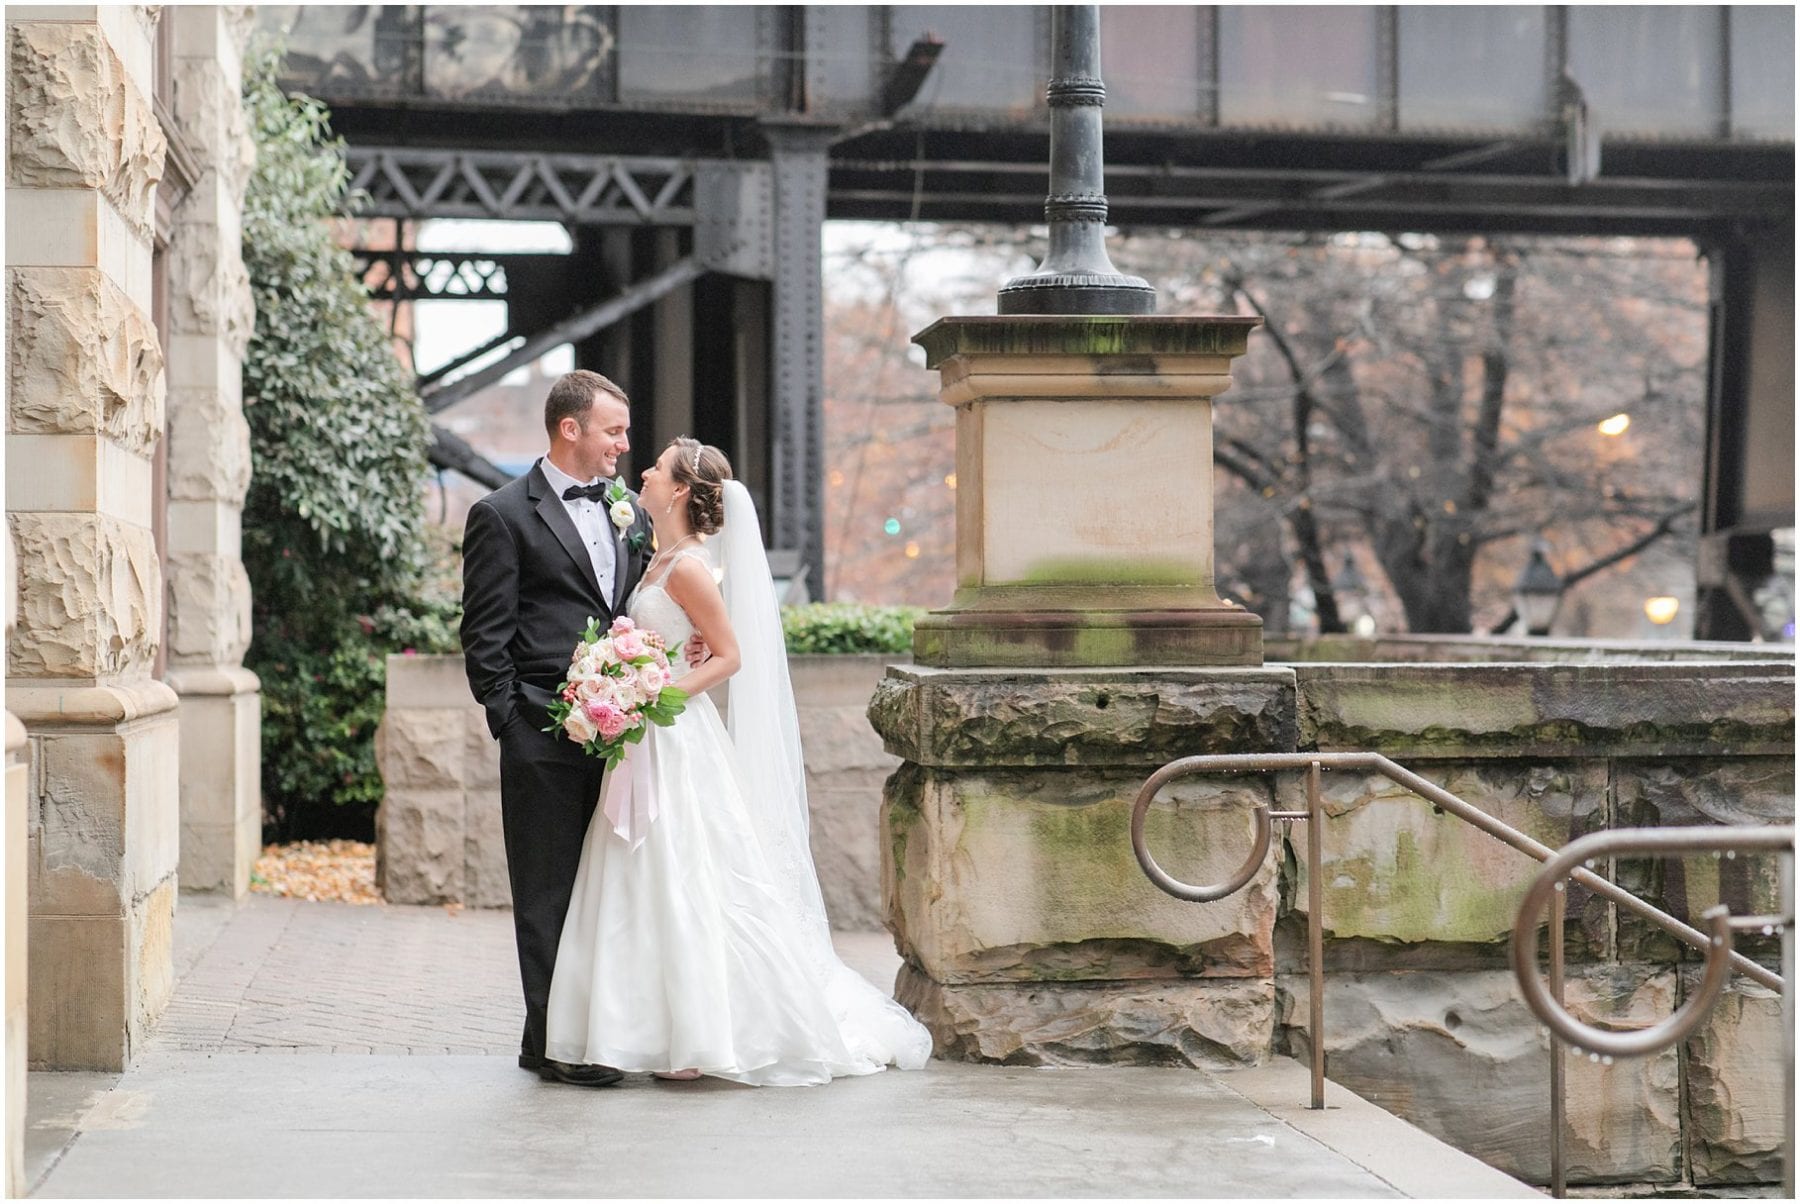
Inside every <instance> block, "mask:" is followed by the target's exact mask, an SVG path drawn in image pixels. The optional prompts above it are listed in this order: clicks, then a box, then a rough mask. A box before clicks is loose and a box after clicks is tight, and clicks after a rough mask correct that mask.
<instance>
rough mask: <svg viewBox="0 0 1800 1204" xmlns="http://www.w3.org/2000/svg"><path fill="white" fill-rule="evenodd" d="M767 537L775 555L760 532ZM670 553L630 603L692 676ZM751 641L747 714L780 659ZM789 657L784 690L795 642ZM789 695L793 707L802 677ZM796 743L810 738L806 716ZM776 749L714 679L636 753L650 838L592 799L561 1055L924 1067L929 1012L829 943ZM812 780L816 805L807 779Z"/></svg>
mask: <svg viewBox="0 0 1800 1204" xmlns="http://www.w3.org/2000/svg"><path fill="white" fill-rule="evenodd" d="M739 492H740V493H741V487H740V490H739ZM737 501H738V503H739V505H738V506H737V507H735V509H734V507H733V505H732V504H731V502H730V501H729V500H728V504H727V520H726V521H727V525H728V526H729V525H730V523H731V522H732V519H733V518H734V517H736V518H738V519H739V523H740V527H741V526H742V525H743V524H744V522H745V521H746V520H745V519H744V518H743V511H744V510H745V509H746V508H748V507H749V505H750V503H749V499H748V494H742V496H741V497H739V498H738V499H737ZM748 513H749V517H748V520H747V521H748V522H750V523H754V510H753V509H750V510H749V512H748ZM751 530H753V531H754V530H755V528H754V526H752V527H751ZM756 554H757V559H759V560H761V559H762V552H761V541H760V537H758V538H757V540H756ZM689 555H696V556H699V557H700V558H701V559H702V560H703V561H706V562H707V563H709V565H710V563H711V561H710V560H708V558H707V557H706V555H705V553H701V552H698V551H695V550H690V551H687V552H682V553H679V554H678V555H677V558H676V559H677V560H679V559H681V558H683V557H686V556H689ZM674 563H675V562H674V561H671V562H670V563H669V565H668V566H666V567H665V568H663V569H662V570H661V571H660V572H659V574H658V577H657V579H656V580H655V581H649V582H646V583H644V584H641V585H639V587H638V588H637V589H636V590H635V591H634V592H633V594H632V596H631V599H630V601H629V602H628V603H627V608H626V609H627V613H628V614H630V616H631V617H632V619H633V620H634V621H635V622H636V623H637V624H638V625H639V626H640V627H644V628H649V629H650V630H653V631H655V632H657V633H658V634H659V635H661V636H662V637H663V640H664V642H665V643H666V644H667V646H668V647H669V649H670V650H671V652H672V653H673V655H672V656H671V658H670V659H671V668H672V669H673V670H674V672H675V674H676V675H677V679H678V680H679V677H680V676H683V675H685V673H686V672H687V666H686V665H685V663H681V662H682V658H681V657H680V655H679V650H680V649H681V647H682V645H683V644H684V643H686V641H687V639H688V637H689V636H690V635H692V634H693V630H694V628H693V624H692V623H691V622H689V620H688V616H687V614H686V612H684V611H683V610H682V609H681V607H680V606H679V605H678V604H677V603H676V602H675V600H674V599H673V598H672V597H671V596H670V595H669V593H668V592H667V590H666V589H664V588H663V582H664V581H665V580H666V579H667V577H668V573H669V571H670V570H671V569H672V568H673V566H674ZM763 564H764V565H765V567H764V569H763V570H762V571H763V582H764V583H766V582H767V580H768V578H767V569H766V560H764V561H763ZM730 571H731V566H730V561H729V558H728V559H727V568H726V572H727V573H728V574H729V573H730ZM747 575H748V574H746V576H747ZM731 584H733V583H731V582H729V580H728V582H727V584H726V592H727V600H728V608H729V609H730V610H731V611H732V614H733V619H734V629H735V627H736V626H737V623H736V620H738V619H739V618H740V617H741V614H740V611H741V610H742V604H741V601H739V602H733V601H732V599H731V598H730V593H731ZM772 599H773V589H772V587H769V597H768V601H771V602H772ZM735 634H737V636H738V639H739V641H740V644H745V645H755V644H757V643H758V640H759V636H760V638H761V640H762V643H763V644H765V645H766V643H767V636H768V633H767V632H761V633H758V632H743V631H737V632H735ZM775 637H776V638H777V639H779V629H777V631H776V633H775ZM753 659H756V658H754V657H752V656H751V655H749V654H746V656H745V664H744V667H743V668H741V669H740V670H739V673H738V675H737V676H735V677H734V678H733V679H732V682H733V688H732V706H731V710H732V711H733V712H734V714H733V719H734V721H735V720H736V719H737V718H738V716H737V715H736V714H735V712H737V711H738V710H739V708H740V705H741V704H742V703H743V702H744V701H747V700H748V699H747V697H746V696H749V695H752V694H754V690H745V691H740V690H739V689H738V685H737V683H738V678H741V677H743V676H744V675H745V674H746V673H749V672H759V673H768V674H773V673H774V672H776V670H775V669H774V668H773V667H771V666H769V665H767V664H756V665H753V664H752V663H751V662H752V660H753ZM762 659H767V658H766V656H765V657H764V658H762ZM778 672H779V675H780V679H781V680H780V682H779V685H780V686H781V688H782V689H783V690H784V691H785V690H787V688H788V687H787V682H786V664H785V659H783V661H782V663H781V664H780V666H779V670H778ZM752 684H753V685H760V686H762V687H768V686H769V685H770V683H769V682H767V681H763V682H760V683H752ZM786 705H787V706H788V708H789V710H790V712H791V708H792V696H791V692H790V693H788V695H787V704H786ZM733 726H734V727H736V726H737V725H736V723H735V722H734V725H733ZM738 735H739V738H740V740H741V739H742V738H743V737H744V736H745V735H746V733H744V732H739V733H738ZM792 746H793V751H794V753H795V754H796V756H797V753H798V736H797V733H796V734H795V735H794V738H793V741H792ZM767 752H768V750H767V748H760V749H758V750H757V751H756V752H755V753H753V754H752V755H750V756H740V755H739V753H738V749H737V747H735V746H734V742H733V735H732V733H731V732H729V731H728V730H727V728H726V726H725V724H724V723H723V722H722V721H721V719H720V716H719V711H718V708H717V707H715V706H714V705H713V702H712V700H711V699H710V698H708V697H706V696H705V695H704V694H702V695H700V696H698V697H694V698H690V699H689V700H688V704H687V709H686V710H685V711H684V712H683V713H682V714H681V716H680V717H679V718H677V719H676V720H675V723H674V724H673V726H670V727H666V728H664V727H658V728H652V729H651V730H650V731H649V732H648V733H646V734H645V737H644V740H643V742H642V743H640V744H637V745H635V746H633V747H632V748H631V749H630V751H629V752H628V753H627V754H626V756H627V760H631V759H634V758H635V759H638V760H637V764H636V765H634V766H632V772H633V779H632V780H633V784H632V785H631V786H630V787H628V789H629V790H631V791H633V792H635V793H636V795H637V796H638V798H637V799H636V801H637V802H638V803H639V804H640V805H639V806H638V807H637V809H636V820H635V822H636V825H637V826H636V829H635V831H633V832H630V833H628V834H629V835H631V836H633V837H634V838H635V839H636V840H637V842H638V843H636V844H635V847H634V844H633V841H632V840H630V839H627V836H626V835H621V831H622V830H624V829H626V828H627V827H629V825H630V823H631V821H630V820H629V819H623V820H621V821H620V822H619V823H618V824H617V825H616V826H617V828H618V829H619V830H615V823H614V821H613V820H609V818H608V816H607V814H606V811H605V810H597V811H596V812H595V814H594V820H593V823H591V824H590V825H589V827H588V832H587V838H586V840H585V842H584V844H583V847H582V855H581V868H580V870H579V873H578V874H577V877H576V880H575V892H574V896H573V898H572V900H571V902H570V905H569V912H568V917H567V919H566V921H565V923H564V925H563V933H562V943H561V945H560V947H559V949H558V951H557V958H556V971H555V975H554V978H553V980H552V983H551V987H550V1004H549V1014H548V1030H547V1038H548V1040H547V1048H546V1051H545V1052H546V1055H547V1056H548V1057H550V1058H554V1059H556V1060H557V1061H561V1062H573V1063H598V1064H601V1065H606V1066H614V1067H617V1068H618V1069H620V1070H628V1071H647V1070H663V1071H667V1070H681V1069H685V1068H690V1067H691V1068H697V1069H699V1070H700V1071H702V1072H703V1073H704V1074H707V1075H710V1076H713V1077H716V1078H722V1079H730V1080H732V1081H735V1082H740V1083H749V1084H753V1085H756V1086H803V1085H812V1084H818V1083H824V1082H828V1081H829V1080H830V1079H832V1078H833V1077H836V1076H839V1075H860V1074H870V1073H873V1072H875V1071H878V1070H881V1069H882V1068H884V1067H886V1066H889V1065H896V1066H899V1067H902V1068H906V1069H917V1068H919V1067H922V1066H923V1065H924V1064H925V1062H926V1061H927V1059H929V1057H930V1056H931V1037H930V1034H929V1033H927V1032H926V1030H925V1029H924V1027H923V1026H922V1025H920V1024H919V1023H918V1021H916V1020H915V1019H913V1017H912V1016H911V1015H910V1014H909V1013H908V1012H906V1010H905V1009H903V1008H902V1007H900V1005H899V1004H897V1003H895V1002H894V1001H893V1000H892V999H890V998H888V997H887V996H886V995H884V994H883V993H881V992H880V991H878V990H876V989H875V987H873V986H872V985H871V984H870V983H869V982H868V981H867V980H865V979H864V978H862V977H861V976H860V975H859V974H857V973H856V972H855V971H854V970H851V969H850V968H849V967H847V966H845V965H844V964H843V963H842V962H841V961H839V960H838V958H837V956H836V954H835V953H834V952H833V950H832V947H831V936H830V931H829V929H828V928H827V926H826V922H825V912H824V906H823V903H822V901H820V897H819V890H818V881H817V878H816V876H815V872H814V870H813V866H812V859H811V855H810V852H809V851H808V850H806V848H805V847H804V839H805V834H804V823H805V820H804V816H802V817H800V824H799V828H798V831H797V832H796V828H795V824H794V822H793V820H794V816H792V814H790V813H789V809H790V808H791V807H792V806H793V805H794V799H793V797H792V796H793V790H794V786H795V783H794V782H793V780H792V767H785V770H784V767H782V766H779V765H776V766H775V767H773V768H772V767H771V766H770V765H769V758H768V756H767ZM618 772H620V771H619V770H617V769H615V770H614V771H613V772H612V773H609V775H608V778H609V783H610V779H611V778H612V776H613V774H616V773H618ZM771 779H772V780H771ZM646 783H648V786H649V789H650V790H653V791H654V798H655V800H656V811H655V813H654V817H653V818H650V819H646V817H645V814H644V810H643V807H642V806H641V804H642V802H643V799H644V797H646ZM798 787H799V791H800V794H799V799H798V802H799V805H800V806H801V807H802V808H803V807H804V805H805V795H804V781H803V779H802V780H801V781H800V782H799V783H798ZM611 788H612V787H611V786H610V785H609V789H611ZM796 836H798V841H799V843H800V844H801V847H799V848H795V847H794V845H795V844H796V839H795V838H796Z"/></svg>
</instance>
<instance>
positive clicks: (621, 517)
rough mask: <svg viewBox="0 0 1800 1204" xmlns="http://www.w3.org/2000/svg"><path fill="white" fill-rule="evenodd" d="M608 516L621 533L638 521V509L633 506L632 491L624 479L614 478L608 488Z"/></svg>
mask: <svg viewBox="0 0 1800 1204" xmlns="http://www.w3.org/2000/svg"><path fill="white" fill-rule="evenodd" d="M606 514H607V517H608V518H610V519H612V525H613V526H614V527H615V528H617V529H618V530H620V531H623V530H625V528H627V527H629V526H630V525H631V524H632V523H634V522H636V521H637V509H636V508H635V507H634V506H632V504H631V491H630V490H628V489H626V488H625V478H624V477H614V478H613V479H612V481H611V483H609V484H608V485H607V487H606Z"/></svg>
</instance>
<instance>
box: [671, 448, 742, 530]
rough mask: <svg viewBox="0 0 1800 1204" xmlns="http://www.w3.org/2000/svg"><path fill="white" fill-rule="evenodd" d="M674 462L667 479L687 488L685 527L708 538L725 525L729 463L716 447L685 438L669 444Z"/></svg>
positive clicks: (729, 475) (729, 473) (729, 477)
mask: <svg viewBox="0 0 1800 1204" xmlns="http://www.w3.org/2000/svg"><path fill="white" fill-rule="evenodd" d="M669 446H670V447H673V448H674V449H675V462H674V463H673V464H671V465H670V466H669V475H670V476H671V477H672V478H673V479H674V481H675V483H676V484H677V485H686V486H687V487H688V523H689V525H690V526H692V527H693V528H694V533H695V534H696V535H711V534H712V533H713V532H715V531H717V530H718V529H719V528H720V527H723V526H724V525H725V482H726V481H729V480H731V461H730V460H727V459H726V458H725V453H724V452H722V451H720V450H719V449H718V448H716V447H712V446H710V445H708V444H704V443H701V442H700V440H698V439H690V438H688V437H687V436H686V435H682V436H681V437H679V438H677V439H674V440H672V441H671V442H670V444H669Z"/></svg>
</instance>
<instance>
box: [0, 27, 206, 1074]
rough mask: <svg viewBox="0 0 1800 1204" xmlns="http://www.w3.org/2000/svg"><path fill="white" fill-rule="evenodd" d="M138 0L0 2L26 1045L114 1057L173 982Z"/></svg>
mask: <svg viewBox="0 0 1800 1204" xmlns="http://www.w3.org/2000/svg"><path fill="white" fill-rule="evenodd" d="M156 20H157V10H155V9H152V8H148V7H145V6H136V5H131V6H127V5H110V6H109V5H100V6H88V7H68V8H57V7H49V6H43V7H37V6H12V7H9V8H8V9H7V12H6V34H7V68H8V71H7V85H8V89H7V125H8V135H9V137H8V152H7V165H6V166H7V177H6V197H7V206H6V243H7V248H6V250H7V255H6V258H7V282H6V283H7V298H6V304H7V314H8V318H9V324H8V337H9V342H8V348H7V363H6V373H7V435H6V452H7V468H8V471H7V480H6V488H7V497H6V503H7V512H8V514H7V521H8V526H9V531H10V533H11V535H12V537H13V539H14V540H15V542H16V546H17V550H18V557H19V576H20V581H21V589H22V596H21V600H20V607H19V622H18V627H17V629H16V630H15V631H14V632H13V633H12V638H11V639H10V640H9V641H8V647H7V709H8V710H9V711H11V712H12V713H13V714H14V715H16V716H18V718H19V719H20V720H22V721H23V723H24V725H25V727H26V730H27V732H28V737H29V742H30V747H29V753H30V757H31V760H32V762H33V763H34V765H35V772H34V774H33V775H32V776H31V778H30V779H29V784H28V798H27V807H26V810H27V836H26V841H25V845H24V851H25V856H26V862H27V864H26V867H25V872H26V877H27V880H28V893H29V896H30V903H29V910H30V921H29V934H28V947H29V963H28V964H29V977H30V991H29V1000H28V1007H29V1017H30V1019H29V1057H30V1060H31V1061H32V1062H33V1063H34V1064H37V1065H42V1066H50V1067H58V1068H70V1069H74V1068H89V1069H101V1070H118V1069H121V1068H122V1067H123V1066H124V1064H125V1062H126V1061H127V1060H128V1059H129V1057H130V1054H131V1050H132V1048H133V1047H134V1045H135V1044H136V1043H137V1042H138V1041H139V1040H140V1039H141V1038H142V1037H143V1035H144V1034H145V1032H146V1031H147V1029H148V1027H149V1025H150V1024H151V1022H152V1021H153V1020H154V1019H155V1018H156V1016H157V1015H158V1014H159V1013H160V1012H161V1010H162V1008H163V1005H164V1004H165V1002H166V1001H167V998H168V993H169V989H170V985H171V984H170V977H171V973H170V964H171V962H170V948H169V940H170V927H171V918H172V915H173V909H174V902H175V886H176V867H177V859H178V847H179V831H178V813H177V801H176V800H177V787H176V779H177V757H178V744H179V739H178V734H177V725H176V711H175V707H176V697H175V694H174V693H173V692H172V691H171V690H170V689H169V687H168V686H166V685H164V684H162V683H161V682H159V681H157V680H155V679H154V678H153V676H152V674H153V673H154V671H155V666H156V659H157V655H158V652H159V650H160V646H161V643H162V630H163V621H162V620H163V611H164V598H163V590H164V581H165V572H164V566H163V565H162V564H161V562H160V559H159V556H158V552H157V548H156V541H155V538H154V536H153V534H152V531H153V523H154V515H155V510H156V506H157V498H156V496H155V490H154V486H153V472H154V468H153V461H154V457H155V455H156V453H157V449H158V447H159V444H160V443H161V441H162V436H163V430H164V426H165V408H164V407H165V385H164V380H165V371H164V356H163V352H162V348H161V345H160V340H159V337H158V332H157V331H156V329H155V328H154V326H153V325H152V323H151V314H152V312H153V279H152V257H153V238H154V234H155V210H154V204H155V194H156V189H157V186H158V184H159V183H160V181H161V179H162V176H163V170H164V158H165V153H166V150H167V142H166V139H165V137H164V133H163V130H162V127H161V126H160V124H159V123H158V120H157V118H156V115H155V113H154V111H153V108H152V103H151V100H150V98H151V97H152V96H153V95H154V94H155V83H156V81H155V79H154V76H153V61H152V60H153V53H152V46H153V38H154V31H155V22H156Z"/></svg>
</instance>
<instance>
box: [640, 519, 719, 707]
mask: <svg viewBox="0 0 1800 1204" xmlns="http://www.w3.org/2000/svg"><path fill="white" fill-rule="evenodd" d="M689 556H692V557H695V558H696V559H698V560H699V561H700V563H701V564H704V565H707V566H708V568H709V569H710V567H711V564H712V562H711V561H710V560H709V559H707V555H706V553H705V552H704V551H702V550H701V549H699V548H683V549H682V550H681V551H679V552H677V553H675V555H674V556H672V557H670V558H669V561H668V563H667V564H664V565H662V566H661V567H659V568H658V569H657V570H656V576H655V578H654V580H652V579H651V578H649V577H646V578H645V579H644V580H642V581H640V582H638V586H637V588H636V589H634V590H632V591H631V597H630V598H628V599H627V600H626V602H625V613H626V614H628V615H630V616H631V620H632V622H634V623H636V624H637V625H638V626H639V627H645V628H648V629H649V630H651V631H654V632H655V633H656V634H657V635H660V636H661V637H662V638H663V644H664V646H665V647H667V648H668V651H669V670H670V673H671V675H672V676H673V677H674V678H675V680H676V681H680V680H681V679H682V678H684V677H686V676H687V674H688V663H687V658H686V657H685V656H683V655H682V652H681V648H682V645H683V644H686V643H687V642H688V638H689V637H690V636H692V635H693V634H694V624H693V621H692V620H691V619H689V618H688V614H687V611H685V610H683V609H681V604H680V603H678V602H676V601H675V599H674V598H672V597H670V596H669V591H668V590H667V589H664V588H663V586H664V583H666V582H667V581H668V579H669V574H670V573H672V572H674V571H675V566H676V564H678V563H679V562H680V561H682V560H684V559H686V558H687V557H689Z"/></svg>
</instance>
